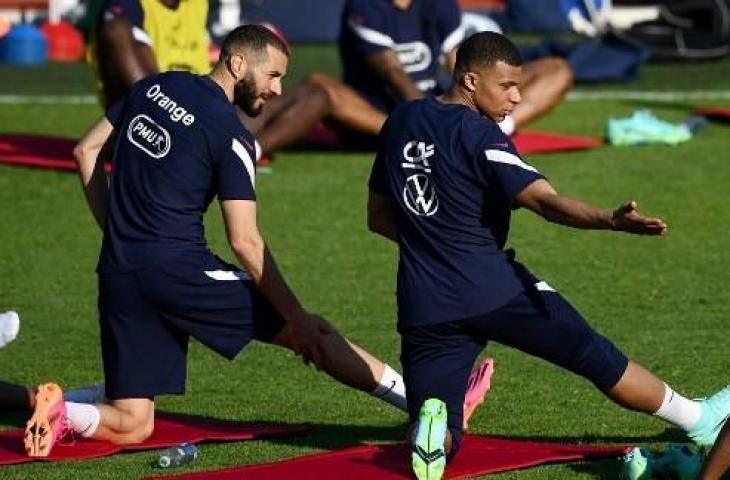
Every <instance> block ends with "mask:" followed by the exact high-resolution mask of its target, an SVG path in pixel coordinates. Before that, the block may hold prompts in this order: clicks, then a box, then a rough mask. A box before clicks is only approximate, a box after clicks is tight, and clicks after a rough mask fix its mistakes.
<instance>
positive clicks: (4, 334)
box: [0, 310, 20, 348]
mask: <svg viewBox="0 0 730 480" xmlns="http://www.w3.org/2000/svg"><path fill="white" fill-rule="evenodd" d="M19 328H20V317H19V316H18V314H17V312H14V311H12V310H10V311H9V312H5V313H0V348H3V347H4V346H5V345H7V344H8V343H10V342H12V341H13V340H15V337H17V336H18V329H19Z"/></svg>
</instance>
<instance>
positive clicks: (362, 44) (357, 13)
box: [342, 0, 395, 57]
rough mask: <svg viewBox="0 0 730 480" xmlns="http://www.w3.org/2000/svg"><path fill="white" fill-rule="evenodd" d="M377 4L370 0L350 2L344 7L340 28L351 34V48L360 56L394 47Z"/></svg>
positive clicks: (353, 0) (352, 0) (351, 0)
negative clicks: (342, 23) (352, 40)
mask: <svg viewBox="0 0 730 480" xmlns="http://www.w3.org/2000/svg"><path fill="white" fill-rule="evenodd" d="M377 3H379V2H373V1H372V0H350V1H349V2H347V5H346V6H345V12H344V15H343V22H344V25H342V28H347V29H348V30H350V32H352V37H353V38H354V42H353V45H352V46H353V48H354V49H355V52H352V53H355V54H357V55H361V56H365V57H366V56H369V55H372V54H374V53H378V52H381V51H383V50H385V49H388V48H393V47H395V41H394V40H393V38H392V37H391V36H390V35H389V34H388V31H387V28H386V24H385V22H386V19H385V18H384V15H383V14H382V12H381V11H380V10H379V7H378V5H376V4H377Z"/></svg>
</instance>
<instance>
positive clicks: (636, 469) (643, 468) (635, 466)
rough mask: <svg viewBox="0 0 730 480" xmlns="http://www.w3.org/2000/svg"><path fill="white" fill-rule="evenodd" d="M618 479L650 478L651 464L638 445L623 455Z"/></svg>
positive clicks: (643, 479) (639, 479) (647, 479)
mask: <svg viewBox="0 0 730 480" xmlns="http://www.w3.org/2000/svg"><path fill="white" fill-rule="evenodd" d="M618 478H619V479H620V480H649V479H650V478H651V464H650V463H649V459H648V458H646V456H645V455H644V452H642V451H641V449H640V448H639V447H634V448H632V449H631V450H630V451H629V453H627V454H626V455H624V456H623V459H622V463H621V471H620V473H619V477H618Z"/></svg>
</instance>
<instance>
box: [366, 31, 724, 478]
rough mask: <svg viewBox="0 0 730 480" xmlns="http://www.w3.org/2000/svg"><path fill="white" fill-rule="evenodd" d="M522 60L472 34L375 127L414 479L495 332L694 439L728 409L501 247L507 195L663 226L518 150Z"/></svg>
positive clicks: (450, 447) (372, 223)
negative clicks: (563, 190) (690, 392)
mask: <svg viewBox="0 0 730 480" xmlns="http://www.w3.org/2000/svg"><path fill="white" fill-rule="evenodd" d="M521 65H522V62H521V59H520V56H519V53H518V52H517V50H516V48H515V46H514V45H513V44H512V43H511V42H510V41H509V40H507V39H506V38H505V37H503V36H501V35H499V34H496V33H487V32H483V33H478V34H476V35H474V36H472V37H470V38H469V39H467V40H466V41H465V42H464V43H463V44H462V46H461V47H460V48H459V50H458V52H457V58H456V65H455V68H454V86H453V87H452V88H451V89H450V90H449V91H448V92H446V93H445V94H444V95H442V96H441V97H437V98H427V99H424V100H416V101H413V102H409V103H405V104H403V105H401V106H400V107H398V108H396V110H395V111H394V112H393V113H392V115H391V116H390V118H389V119H388V121H387V122H386V124H385V126H384V127H383V130H382V132H381V134H380V145H379V148H378V153H377V156H376V158H375V162H374V165H373V169H372V173H371V177H370V198H369V202H368V223H369V227H370V229H371V230H372V231H374V232H376V233H378V234H380V235H383V236H385V237H387V238H389V239H391V240H393V241H394V242H396V243H397V244H398V245H399V247H400V263H399V268H398V330H399V332H400V334H401V341H402V343H401V344H402V352H401V360H402V363H403V375H404V379H405V383H406V393H407V396H408V409H409V414H410V416H411V420H412V421H413V431H412V437H411V438H412V442H413V453H412V462H413V468H414V471H415V473H416V476H417V477H418V478H419V479H429V480H433V479H438V478H441V476H442V474H443V471H444V468H445V465H446V459H447V458H448V456H449V455H450V454H453V453H454V452H455V451H456V450H457V449H458V447H459V442H460V440H461V437H462V429H461V426H462V405H461V399H462V398H463V397H464V390H465V387H466V385H467V377H468V375H469V369H470V367H471V365H472V363H473V361H474V359H475V358H476V357H477V355H478V354H479V353H480V352H481V351H482V349H483V348H484V347H485V346H486V344H487V342H488V341H491V340H493V341H496V342H499V343H502V344H504V345H508V346H510V347H514V348H517V349H519V350H522V351H523V352H525V353H528V354H530V355H534V356H537V357H540V358H543V359H545V360H547V361H550V362H552V363H554V364H556V365H558V366H560V367H563V368H565V369H567V370H569V371H572V372H574V373H576V374H578V375H581V376H583V377H585V378H586V379H588V380H589V381H591V382H592V383H593V384H594V385H595V386H596V387H597V388H598V389H599V390H601V392H603V393H604V394H605V395H606V396H607V397H608V398H610V399H611V400H613V401H614V402H616V403H618V404H619V405H621V406H623V407H626V408H628V409H632V410H636V411H640V412H645V413H648V414H652V415H656V416H658V417H660V418H662V419H664V420H666V421H669V422H670V423H672V424H674V425H676V426H678V427H680V428H682V429H683V430H684V431H686V432H687V434H688V435H689V437H690V438H691V439H692V440H694V441H695V442H696V443H698V444H700V445H711V444H712V443H713V442H714V440H715V438H716V436H717V432H718V427H719V426H720V425H721V424H722V423H723V422H724V421H725V419H726V417H727V415H728V413H730V388H727V387H726V388H725V389H723V390H721V391H720V392H719V393H718V394H716V395H714V396H712V397H710V398H708V399H706V400H703V401H693V400H689V399H687V398H685V397H683V396H682V395H680V394H678V393H677V392H675V391H674V390H672V389H671V388H670V387H669V386H668V385H666V384H665V383H664V382H663V381H662V380H660V379H659V378H657V377H656V376H655V375H653V374H652V373H651V372H649V371H647V370H646V369H645V368H644V367H642V366H641V365H639V364H638V363H636V362H633V361H631V360H630V359H628V358H627V357H626V355H624V354H623V353H622V352H621V351H620V350H619V349H618V348H617V347H616V346H615V345H614V344H613V343H611V342H610V341H609V340H608V339H606V338H604V337H603V336H601V335H599V334H598V333H597V332H596V331H595V330H593V328H591V326H590V325H589V324H588V323H587V322H586V321H585V320H584V319H583V317H581V315H580V314H579V313H578V312H577V311H576V310H575V309H574V308H573V307H572V306H571V305H570V304H569V303H568V302H567V301H566V300H565V299H564V298H563V297H562V296H561V295H560V294H559V293H558V292H556V291H555V290H554V289H553V288H552V287H550V285H549V284H548V283H546V282H545V281H541V280H539V279H537V278H535V277H534V276H533V275H532V274H531V273H530V272H529V271H528V270H527V269H526V268H525V267H524V266H522V265H521V264H519V263H518V262H517V261H515V254H514V252H513V251H511V250H504V245H505V242H506V240H507V233H508V230H509V222H510V215H511V212H512V209H513V207H516V206H521V207H526V208H528V209H529V210H532V211H533V212H535V213H537V214H538V215H540V216H542V217H544V218H545V219H546V220H548V221H550V222H555V223H559V224H562V225H567V226H571V227H575V228H586V229H597V230H601V229H602V230H617V231H624V232H628V233H633V234H639V235H661V234H663V233H664V232H665V231H666V228H667V225H666V223H665V222H664V221H663V220H661V219H658V218H649V217H645V216H643V215H641V214H640V213H639V212H638V211H637V205H636V203H635V202H633V201H631V202H628V203H626V204H624V205H622V206H620V207H619V208H617V209H616V210H613V211H611V210H603V209H598V208H596V207H593V206H591V205H589V204H587V203H585V202H582V201H580V200H575V199H572V198H568V197H565V196H563V195H560V194H558V193H557V192H556V191H555V190H554V189H553V187H552V186H551V185H550V183H548V182H547V181H546V180H545V178H544V177H543V176H542V175H541V174H540V172H538V171H537V170H536V169H535V168H534V167H532V166H530V165H528V164H527V163H525V162H524V161H523V160H522V159H521V158H520V156H519V155H518V153H517V151H516V150H515V148H514V145H513V144H512V142H511V141H510V139H509V138H508V137H507V136H506V135H505V134H504V133H502V131H501V130H500V129H499V128H498V126H497V122H500V121H501V120H503V119H504V118H505V116H507V115H509V114H510V113H511V112H512V111H513V109H514V108H515V107H516V105H518V104H519V103H520V90H519V85H520V75H521Z"/></svg>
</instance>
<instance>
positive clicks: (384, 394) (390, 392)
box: [370, 364, 408, 412]
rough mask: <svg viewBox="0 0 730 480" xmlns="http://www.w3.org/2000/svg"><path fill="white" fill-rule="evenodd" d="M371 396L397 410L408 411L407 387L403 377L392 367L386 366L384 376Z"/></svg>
mask: <svg viewBox="0 0 730 480" xmlns="http://www.w3.org/2000/svg"><path fill="white" fill-rule="evenodd" d="M370 395H372V396H373V397H378V398H379V399H381V400H383V401H385V402H388V403H390V404H391V405H393V406H394V407H396V408H400V409H401V410H403V411H404V412H405V411H407V410H408V403H407V402H406V385H405V383H403V377H401V375H400V374H399V373H398V372H396V371H395V370H393V369H392V368H390V365H387V364H386V365H385V368H384V369H383V376H382V377H381V378H380V381H379V382H378V386H376V387H375V388H374V389H373V391H372V392H370Z"/></svg>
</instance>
